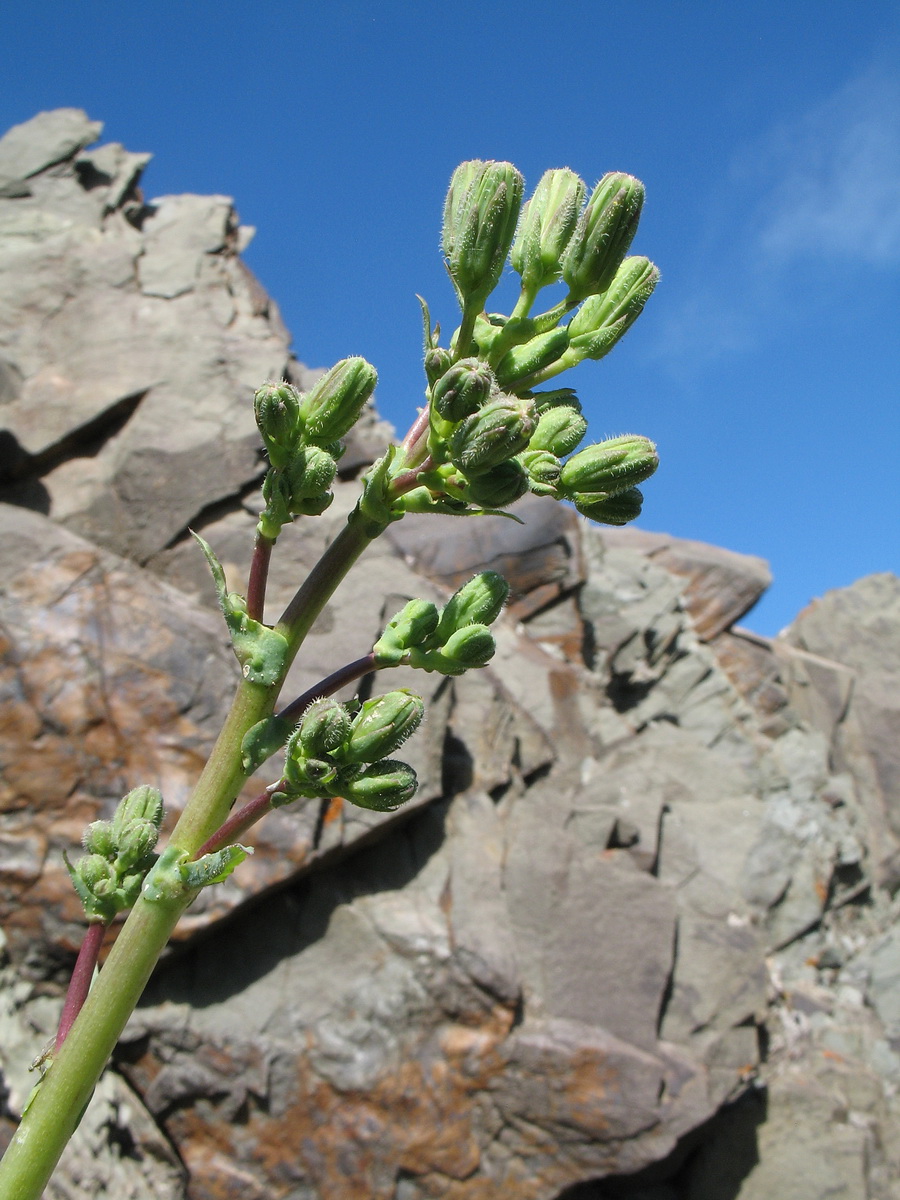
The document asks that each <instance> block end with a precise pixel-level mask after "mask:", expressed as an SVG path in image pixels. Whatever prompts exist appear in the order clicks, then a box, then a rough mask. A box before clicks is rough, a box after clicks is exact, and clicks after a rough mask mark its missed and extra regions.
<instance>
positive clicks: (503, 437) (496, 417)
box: [448, 396, 535, 475]
mask: <svg viewBox="0 0 900 1200" xmlns="http://www.w3.org/2000/svg"><path fill="white" fill-rule="evenodd" d="M534 427H535V420H534V408H533V406H532V404H531V401H530V400H520V399H517V398H516V397H514V396H500V397H498V398H497V399H496V400H492V401H490V402H489V403H487V404H485V405H484V406H483V407H482V408H480V409H479V410H478V412H477V413H473V414H472V416H471V417H466V418H465V420H464V421H461V422H460V423H459V425H457V426H456V428H455V429H454V430H453V433H452V434H451V435H450V440H449V445H448V449H449V454H450V460H451V462H452V463H453V464H454V465H455V466H457V467H459V469H460V470H461V471H464V472H465V473H466V474H467V475H479V474H483V473H484V472H485V471H489V470H490V469H491V468H492V467H495V466H497V465H498V463H501V462H505V461H506V460H507V459H508V458H514V457H515V455H517V454H518V453H519V452H520V451H521V450H524V449H525V447H526V446H527V445H528V440H529V438H530V437H531V435H532V434H533V433H534Z"/></svg>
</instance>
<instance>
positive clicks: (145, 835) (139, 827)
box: [115, 820, 159, 874]
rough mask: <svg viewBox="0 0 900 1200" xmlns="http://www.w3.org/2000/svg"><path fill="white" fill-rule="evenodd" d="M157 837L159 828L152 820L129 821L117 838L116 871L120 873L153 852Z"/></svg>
mask: <svg viewBox="0 0 900 1200" xmlns="http://www.w3.org/2000/svg"><path fill="white" fill-rule="evenodd" d="M158 838H159V829H158V828H157V827H156V826H155V825H154V824H153V822H152V821H140V820H138V821H130V822H129V823H128V825H127V826H126V827H125V829H124V831H123V832H122V836H121V837H120V838H119V852H118V854H117V855H116V863H115V866H116V871H117V872H118V873H120V874H121V873H123V872H125V871H128V870H130V869H131V868H132V867H134V866H136V865H137V864H138V863H141V862H143V860H144V859H146V858H148V857H149V856H150V855H151V854H152V853H153V849H154V847H155V846H156V843H157V840H158ZM148 865H149V864H148Z"/></svg>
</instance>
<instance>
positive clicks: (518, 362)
mask: <svg viewBox="0 0 900 1200" xmlns="http://www.w3.org/2000/svg"><path fill="white" fill-rule="evenodd" d="M568 348H569V331H568V327H567V326H565V325H563V326H561V327H560V328H557V329H551V330H549V331H548V332H547V333H540V334H538V336H537V337H534V338H532V339H531V341H529V342H526V343H525V344H524V345H523V346H513V348H512V350H509V351H507V353H506V354H504V356H503V358H501V360H500V362H499V363H498V364H497V383H498V384H499V386H500V387H502V388H507V389H509V388H512V387H514V386H515V384H516V383H517V382H518V381H520V380H525V379H527V378H528V377H529V376H530V375H534V374H535V373H536V372H537V371H543V369H544V368H545V367H549V366H550V365H551V363H555V362H556V360H557V359H558V358H561V357H562V355H563V354H564V353H565V352H566V350H568Z"/></svg>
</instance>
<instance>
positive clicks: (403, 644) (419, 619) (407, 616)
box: [372, 600, 438, 667]
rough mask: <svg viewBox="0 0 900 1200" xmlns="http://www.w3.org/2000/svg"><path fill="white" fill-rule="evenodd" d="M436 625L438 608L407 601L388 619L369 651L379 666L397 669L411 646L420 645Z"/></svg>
mask: <svg viewBox="0 0 900 1200" xmlns="http://www.w3.org/2000/svg"><path fill="white" fill-rule="evenodd" d="M437 625H438V611H437V606H436V605H435V604H433V603H432V601H431V600H410V601H409V603H408V604H405V605H404V606H403V608H401V609H400V611H399V612H398V613H397V614H396V616H394V617H391V619H390V621H388V623H387V626H386V628H385V631H384V633H383V634H382V635H381V637H380V638H379V639H378V641H377V642H376V643H375V645H374V646H373V648H372V649H373V653H374V655H375V658H376V661H377V662H378V665H379V666H383V667H387V666H397V665H398V664H399V663H400V662H402V660H403V656H404V654H405V653H406V651H407V650H409V649H410V647H412V646H421V644H422V643H423V642H424V641H425V640H426V638H429V637H430V636H431V634H433V633H434V631H435V629H437Z"/></svg>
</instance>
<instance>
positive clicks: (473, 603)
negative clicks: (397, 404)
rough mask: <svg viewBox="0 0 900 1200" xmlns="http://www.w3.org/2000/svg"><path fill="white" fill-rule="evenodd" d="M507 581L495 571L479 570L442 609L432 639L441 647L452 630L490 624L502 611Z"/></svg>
mask: <svg viewBox="0 0 900 1200" xmlns="http://www.w3.org/2000/svg"><path fill="white" fill-rule="evenodd" d="M508 596H509V584H508V583H507V582H506V580H505V579H504V578H503V576H502V575H498V574H497V572H496V571H481V572H480V573H479V574H478V575H474V576H473V577H472V578H471V579H470V580H469V582H468V583H464V584H463V586H462V587H461V588H459V589H457V591H455V592H454V593H453V595H452V596H451V597H450V599H449V600H448V601H447V603H446V604H445V605H444V607H443V609H442V610H441V620H440V623H439V625H438V627H437V631H436V633H435V637H434V641H435V644H436V645H438V646H443V645H444V644H445V643H446V642H447V641H448V640H449V639H450V638H451V637H452V635H453V634H454V633H456V632H457V631H458V630H460V629H465V628H467V627H468V626H472V625H491V624H493V622H494V621H496V620H497V618H498V617H499V616H500V613H501V612H502V611H503V605H504V604H505V603H506V601H507V598H508Z"/></svg>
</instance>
